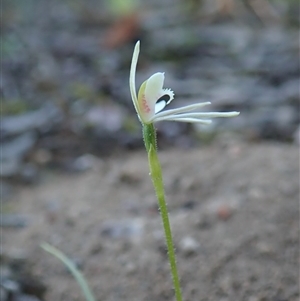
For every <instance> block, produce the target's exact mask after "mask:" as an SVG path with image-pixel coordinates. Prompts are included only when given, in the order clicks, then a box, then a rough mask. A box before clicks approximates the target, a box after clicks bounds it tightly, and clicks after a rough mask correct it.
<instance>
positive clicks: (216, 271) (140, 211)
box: [2, 141, 299, 301]
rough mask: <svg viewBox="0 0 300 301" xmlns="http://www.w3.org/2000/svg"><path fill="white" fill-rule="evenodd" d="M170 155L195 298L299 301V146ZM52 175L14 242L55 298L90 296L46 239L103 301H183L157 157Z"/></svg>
mask: <svg viewBox="0 0 300 301" xmlns="http://www.w3.org/2000/svg"><path fill="white" fill-rule="evenodd" d="M160 158H161V162H162V166H163V172H164V178H165V188H166V194H167V200H168V205H169V208H170V217H171V222H172V227H173V231H174V239H175V244H176V248H177V254H178V265H179V273H180V276H181V279H182V287H183V294H184V300H185V301H188V300H190V301H191V300H203V301H204V300H222V301H225V300H228V301H229V300H230V301H231V300H247V301H266V300H274V301H279V300H280V301H296V300H299V165H298V163H299V153H298V149H297V147H296V146H293V145H285V144H264V143H262V144H257V145H253V144H244V143H242V142H239V141H232V142H230V143H224V141H223V142H222V143H220V142H219V143H218V142H216V143H214V145H211V146H208V147H205V148H201V149H195V150H188V151H183V150H170V151H162V152H160ZM43 178H44V180H43V183H41V184H40V185H39V186H37V187H23V188H20V189H19V192H18V193H17V194H15V195H14V196H13V199H12V200H10V201H9V202H10V206H13V208H14V209H13V210H14V211H15V212H17V213H21V214H24V215H26V216H28V217H29V220H30V224H29V226H27V227H25V228H23V229H4V230H3V232H2V234H3V237H2V242H3V247H4V250H7V251H8V252H11V251H12V250H16V249H17V250H22V252H25V253H26V254H27V256H28V257H29V259H30V262H32V268H33V272H34V273H35V275H38V276H40V277H41V279H43V281H44V282H45V283H46V285H47V287H48V290H47V294H46V299H45V300H46V301H50V300H51V301H52V300H64V301H68V300H83V297H82V296H81V292H80V290H79V288H78V286H77V284H76V283H75V281H74V280H73V278H72V277H71V276H70V274H69V273H68V272H67V271H66V270H65V268H64V267H63V266H62V264H61V263H60V262H58V261H57V260H56V259H55V258H53V257H52V256H51V255H49V254H47V253H45V252H44V251H43V250H41V249H40V248H39V244H40V243H41V242H43V241H46V242H49V243H51V244H53V245H56V246H57V247H58V248H59V249H61V250H63V251H64V252H65V253H66V254H68V256H70V257H71V258H72V259H74V260H76V262H78V263H79V266H80V267H81V268H82V269H83V271H84V274H85V275H86V277H87V279H88V280H89V283H90V285H91V287H92V288H93V290H94V292H95V295H96V297H97V300H103V301H104V300H105V301H112V300H113V301H118V300H130V301H135V300H136V301H142V300H156V301H162V300H174V299H173V292H172V289H171V281H170V276H169V267H168V262H167V258H166V256H165V251H164V242H163V233H162V228H161V223H160V217H159V215H158V213H157V210H156V209H157V208H156V200H155V197H154V192H153V189H152V185H151V181H150V178H149V175H148V168H147V161H146V154H145V152H136V153H131V154H124V155H122V156H119V157H114V158H111V159H107V160H105V161H104V160H103V161H102V160H100V159H99V160H96V161H95V164H94V169H93V170H92V171H88V172H86V173H83V174H78V175H72V176H70V175H58V174H52V173H48V174H45V175H44V177H43ZM187 241H192V242H193V243H192V246H189V243H188V242H187Z"/></svg>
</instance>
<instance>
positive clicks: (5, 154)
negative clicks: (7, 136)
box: [0, 131, 36, 160]
mask: <svg viewBox="0 0 300 301" xmlns="http://www.w3.org/2000/svg"><path fill="white" fill-rule="evenodd" d="M35 141H36V135H35V134H34V133H33V132H32V131H30V132H27V133H25V134H22V135H20V136H18V137H16V138H15V139H11V140H10V141H7V142H2V143H1V153H0V159H1V160H5V159H7V158H20V157H22V156H23V155H24V154H26V153H27V152H28V150H30V149H31V148H32V146H33V145H34V143H35Z"/></svg>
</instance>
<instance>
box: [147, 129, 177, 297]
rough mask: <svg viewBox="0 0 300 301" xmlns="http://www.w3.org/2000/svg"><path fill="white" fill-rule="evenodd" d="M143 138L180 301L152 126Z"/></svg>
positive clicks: (172, 244) (172, 245) (170, 233)
mask: <svg viewBox="0 0 300 301" xmlns="http://www.w3.org/2000/svg"><path fill="white" fill-rule="evenodd" d="M143 137H144V142H145V147H146V150H147V153H148V160H149V168H150V175H151V178H152V182H153V186H154V189H155V192H156V196H157V200H158V206H159V210H160V215H161V218H162V223H163V227H164V231H165V239H166V245H167V250H168V257H169V262H170V267H171V273H172V279H173V285H174V289H175V296H176V301H182V295H181V288H180V281H179V276H178V271H177V264H176V257H175V250H174V243H173V238H172V231H171V226H170V221H169V214H168V208H167V204H166V201H165V193H164V185H163V178H162V171H161V166H160V162H159V159H158V156H157V147H156V132H155V128H154V125H153V124H144V125H143Z"/></svg>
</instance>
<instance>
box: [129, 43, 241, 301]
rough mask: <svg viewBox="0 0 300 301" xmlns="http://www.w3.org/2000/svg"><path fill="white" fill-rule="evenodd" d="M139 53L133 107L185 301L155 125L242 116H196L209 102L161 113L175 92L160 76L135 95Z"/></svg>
mask: <svg viewBox="0 0 300 301" xmlns="http://www.w3.org/2000/svg"><path fill="white" fill-rule="evenodd" d="M139 52H140V42H139V41H138V42H137V43H136V45H135V48H134V51H133V56H132V62H131V68H130V77H129V87H130V93H131V98H132V101H133V105H134V107H135V110H136V112H137V115H138V118H139V120H140V121H141V123H142V126H143V138H144V143H145V147H146V151H147V153H148V161H149V169H150V175H151V178H152V182H153V186H154V189H155V192H156V196H157V200H158V206H159V210H160V214H161V218H162V223H163V227H164V231H165V239H166V245H167V251H168V257H169V263H170V268H171V274H172V279H173V285H174V290H175V297H176V301H182V294H181V287H180V281H179V276H178V270H177V264H176V257H175V249H174V243H173V238H172V231H171V226H170V222H169V215H168V209H167V204H166V201H165V193H164V185H163V177H162V171H161V166H160V162H159V159H158V155H157V143H156V132H155V127H154V124H153V123H154V122H158V121H179V122H189V123H200V124H209V123H211V120H210V118H215V117H234V116H237V115H239V112H197V111H196V112H195V110H198V109H200V108H202V107H204V106H206V105H209V104H210V102H202V103H196V104H192V105H187V106H183V107H180V108H177V109H172V110H166V111H162V110H163V109H164V108H165V106H166V105H168V104H169V103H170V102H171V101H172V100H173V99H174V92H173V91H172V90H171V89H163V84H164V77H165V76H164V73H162V72H157V73H155V74H153V75H152V76H150V77H149V79H147V80H146V81H144V83H143V84H142V85H141V87H140V89H139V92H138V95H137V94H136V86H135V73H136V67H137V62H138V56H139Z"/></svg>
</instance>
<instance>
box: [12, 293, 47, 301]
mask: <svg viewBox="0 0 300 301" xmlns="http://www.w3.org/2000/svg"><path fill="white" fill-rule="evenodd" d="M40 300H41V299H39V298H37V297H35V296H31V295H23V294H21V295H18V296H16V297H15V298H14V301H40Z"/></svg>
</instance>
